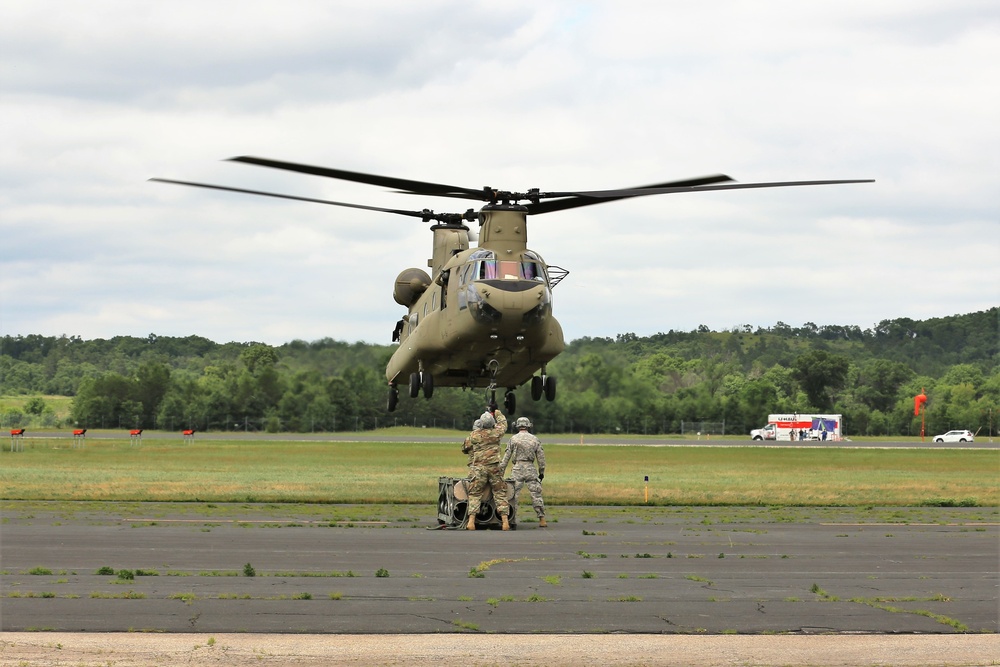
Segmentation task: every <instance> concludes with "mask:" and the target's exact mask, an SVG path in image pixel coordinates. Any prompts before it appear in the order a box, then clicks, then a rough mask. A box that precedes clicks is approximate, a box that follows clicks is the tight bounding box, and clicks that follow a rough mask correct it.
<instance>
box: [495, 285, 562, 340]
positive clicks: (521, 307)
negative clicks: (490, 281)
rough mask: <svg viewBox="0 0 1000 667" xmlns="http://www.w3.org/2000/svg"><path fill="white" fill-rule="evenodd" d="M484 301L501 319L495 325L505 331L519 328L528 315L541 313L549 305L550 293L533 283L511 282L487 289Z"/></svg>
mask: <svg viewBox="0 0 1000 667" xmlns="http://www.w3.org/2000/svg"><path fill="white" fill-rule="evenodd" d="M482 294H483V297H484V301H485V303H486V304H488V305H489V306H490V308H491V309H493V310H495V311H496V313H497V315H499V317H496V318H495V319H494V325H499V326H500V327H501V328H503V329H508V328H510V329H514V328H519V327H521V326H522V325H523V323H524V316H525V315H526V314H527V313H530V312H535V313H539V314H541V313H540V310H542V309H544V307H545V306H547V305H548V292H547V290H546V288H545V286H544V285H540V284H538V283H536V282H532V281H525V280H519V281H510V282H504V283H500V284H494V285H490V286H488V287H486V288H485V289H484V290H483V292H482Z"/></svg>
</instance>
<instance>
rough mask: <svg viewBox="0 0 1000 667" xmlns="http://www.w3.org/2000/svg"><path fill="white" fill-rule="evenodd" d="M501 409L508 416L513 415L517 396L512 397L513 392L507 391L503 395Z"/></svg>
mask: <svg viewBox="0 0 1000 667" xmlns="http://www.w3.org/2000/svg"><path fill="white" fill-rule="evenodd" d="M503 409H504V410H506V411H507V414H509V415H512V414H514V411H515V410H516V409H517V396H515V395H514V392H512V391H510V390H507V393H506V394H504V395H503Z"/></svg>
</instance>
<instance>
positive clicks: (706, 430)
mask: <svg viewBox="0 0 1000 667" xmlns="http://www.w3.org/2000/svg"><path fill="white" fill-rule="evenodd" d="M725 434H726V422H724V421H721V422H685V421H682V422H681V435H694V436H697V435H701V436H702V437H705V436H710V435H725Z"/></svg>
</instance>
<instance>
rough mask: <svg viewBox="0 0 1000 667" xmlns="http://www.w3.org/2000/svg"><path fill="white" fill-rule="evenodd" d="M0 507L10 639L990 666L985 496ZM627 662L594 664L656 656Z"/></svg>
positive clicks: (990, 534)
mask: <svg viewBox="0 0 1000 667" xmlns="http://www.w3.org/2000/svg"><path fill="white" fill-rule="evenodd" d="M2 508H3V513H2V525H0V572H2V574H0V584H2V591H3V597H2V599H0V630H2V631H3V633H4V635H3V636H2V637H0V638H2V639H5V641H6V638H9V637H13V636H17V637H22V635H21V634H20V633H23V632H29V631H31V632H43V633H65V632H70V633H73V632H86V633H104V632H144V633H203V634H205V635H206V636H207V634H212V635H214V634H220V635H221V634H224V633H273V634H274V635H275V636H279V635H284V634H287V633H292V634H296V635H299V634H322V635H326V634H335V635H338V636H342V637H347V636H350V635H354V634H360V635H363V636H368V637H369V638H370V635H393V636H397V635H398V636H400V637H402V636H409V635H433V634H449V635H450V634H452V633H461V634H463V635H476V636H480V637H482V636H495V635H504V634H511V633H524V634H525V635H528V634H542V635H545V636H548V637H549V638H550V639H549V640H547V641H554V638H555V637H559V636H563V635H574V636H576V635H586V636H605V637H607V636H611V635H615V636H617V635H620V634H623V633H624V634H634V635H675V636H678V637H681V636H710V637H711V636H714V637H717V638H718V639H720V640H723V639H724V638H726V637H729V636H731V635H741V636H742V635H753V636H758V637H763V636H768V635H772V634H781V635H793V636H807V635H828V634H834V635H838V636H841V637H847V636H854V635H857V634H877V635H882V636H885V637H888V636H899V635H911V634H912V635H917V634H919V635H924V634H932V635H948V636H956V637H961V636H965V635H966V633H968V634H979V636H980V637H981V636H983V634H982V633H987V634H986V636H988V637H990V640H987V642H986V643H985V644H982V646H984V648H985V649H986V651H987V653H989V652H991V651H992V652H994V654H993V655H992V659H1000V652H996V649H997V648H998V644H997V643H996V642H995V641H992V640H995V639H996V637H997V635H996V633H997V632H998V630H1000V627H998V623H1000V621H998V615H1000V614H998V608H1000V607H998V604H1000V602H998V601H1000V598H998V577H997V564H998V562H1000V512H998V510H997V508H902V509H901V508H872V509H837V508H671V507H667V508H662V507H660V508H646V507H640V508H617V507H616V508H610V507H555V508H552V510H551V511H550V517H551V518H550V527H549V528H547V529H541V528H538V527H537V524H536V523H534V522H527V521H521V522H520V523H519V524H518V529H517V530H516V531H512V532H501V531H493V530H479V531H475V532H469V531H457V530H431V529H430V528H435V527H436V526H437V522H436V520H435V507H434V506H432V505H428V506H368V505H361V506H310V505H255V504H234V505H225V504H205V503H148V504H142V503H122V504H118V503H45V502H10V501H5V502H4V503H3V505H2ZM528 514H530V510H528ZM102 568H103V569H102ZM111 571H113V574H112V573H110V572H111ZM123 571H125V572H123ZM248 574H254V575H255V576H246V575H248ZM470 641H479V640H473V639H472V638H471V637H470ZM511 641H512V642H521V641H524V640H521V639H511ZM982 641H983V640H981V639H977V640H975V642H982ZM975 642H973V643H971V644H969V645H968V646H967V648H968V647H972V648H974V646H973V644H975V646H980V644H977V643H975ZM35 643H36V644H37V642H35ZM363 643H364V642H363ZM14 644H15V646H11V645H8V644H4V645H3V647H4V650H3V652H2V653H0V660H6V659H7V658H8V657H9V656H12V655H17V651H16V645H17V642H14ZM394 644H397V645H398V642H394ZM20 645H21V646H22V647H23V646H26V644H24V643H23V642H22V643H21V644H20ZM377 645H379V643H378V642H376V646H377ZM472 645H473V644H469V646H472ZM844 646H845V647H846V646H848V643H847V642H845V644H844ZM977 650H978V649H977ZM234 655H235V654H234ZM345 655H346V654H345ZM473 655H476V654H475V652H473ZM949 655H953V656H957V655H958V654H957V653H951V654H949ZM976 655H978V656H979V657H982V655H979V654H976ZM327 657H328V658H329V656H327ZM466 657H468V656H466ZM626 657H628V656H626ZM632 657H633V658H635V659H636V662H634V663H611V662H605V663H601V664H673V663H663V662H658V661H649V662H642V660H640V659H639V658H640V656H638V655H634V656H632ZM977 659H978V658H977ZM363 662H364V661H362V663H363ZM541 662H545V661H541ZM383 663H384V664H397V663H392V662H386V661H383ZM2 664H16V663H15V662H10V663H7V662H3V663H2ZM31 664H36V663H31ZM52 664H57V663H52ZM116 664H123V663H117V662H116ZM137 664H138V663H137ZM317 664H318V663H317ZM326 664H331V663H329V662H327V663H326ZM399 664H402V663H399ZM438 664H442V663H440V662H438ZM466 664H468V663H466ZM473 664H478V663H473ZM484 664H489V663H484ZM528 664H536V663H535V662H529V663H528ZM567 664H568V663H567ZM698 664H723V663H711V662H706V663H698ZM787 664H799V663H787ZM801 664H806V663H801ZM809 664H850V663H809ZM879 664H882V663H879ZM888 664H893V663H888ZM899 664H903V663H899ZM914 664H918V663H914ZM938 664H979V663H976V662H947V663H946V662H942V663H938ZM984 664H986V663H984ZM994 664H996V663H994Z"/></svg>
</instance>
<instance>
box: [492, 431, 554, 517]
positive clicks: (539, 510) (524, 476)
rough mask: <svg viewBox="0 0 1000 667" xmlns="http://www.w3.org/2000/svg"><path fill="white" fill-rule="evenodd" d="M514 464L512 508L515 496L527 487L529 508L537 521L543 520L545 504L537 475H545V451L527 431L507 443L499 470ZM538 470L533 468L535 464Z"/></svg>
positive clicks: (519, 433)
mask: <svg viewBox="0 0 1000 667" xmlns="http://www.w3.org/2000/svg"><path fill="white" fill-rule="evenodd" d="M508 461H513V462H514V469H513V470H512V471H511V477H513V478H514V499H513V501H512V502H513V504H514V507H515V508H516V507H517V495H518V494H519V493H520V492H521V489H522V488H523V487H524V486H525V485H527V486H528V491H529V492H531V507H532V508H533V509H534V510H535V514H537V515H538V518H539V519H544V518H545V502H544V501H543V500H542V483H541V482H540V481H539V479H538V477H539V475H542V476H544V475H545V451H544V450H543V449H542V443H541V441H539V440H538V438H536V437H535V436H533V435H532V434H531V433H529V432H528V431H527V430H522V431H518V432H517V433H515V434H514V435H512V436H511V438H510V442H509V443H507V451H506V453H504V455H503V461H501V462H500V470H506V469H507V462H508ZM536 462H537V464H538V468H537V469H536V468H535V464H536Z"/></svg>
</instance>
